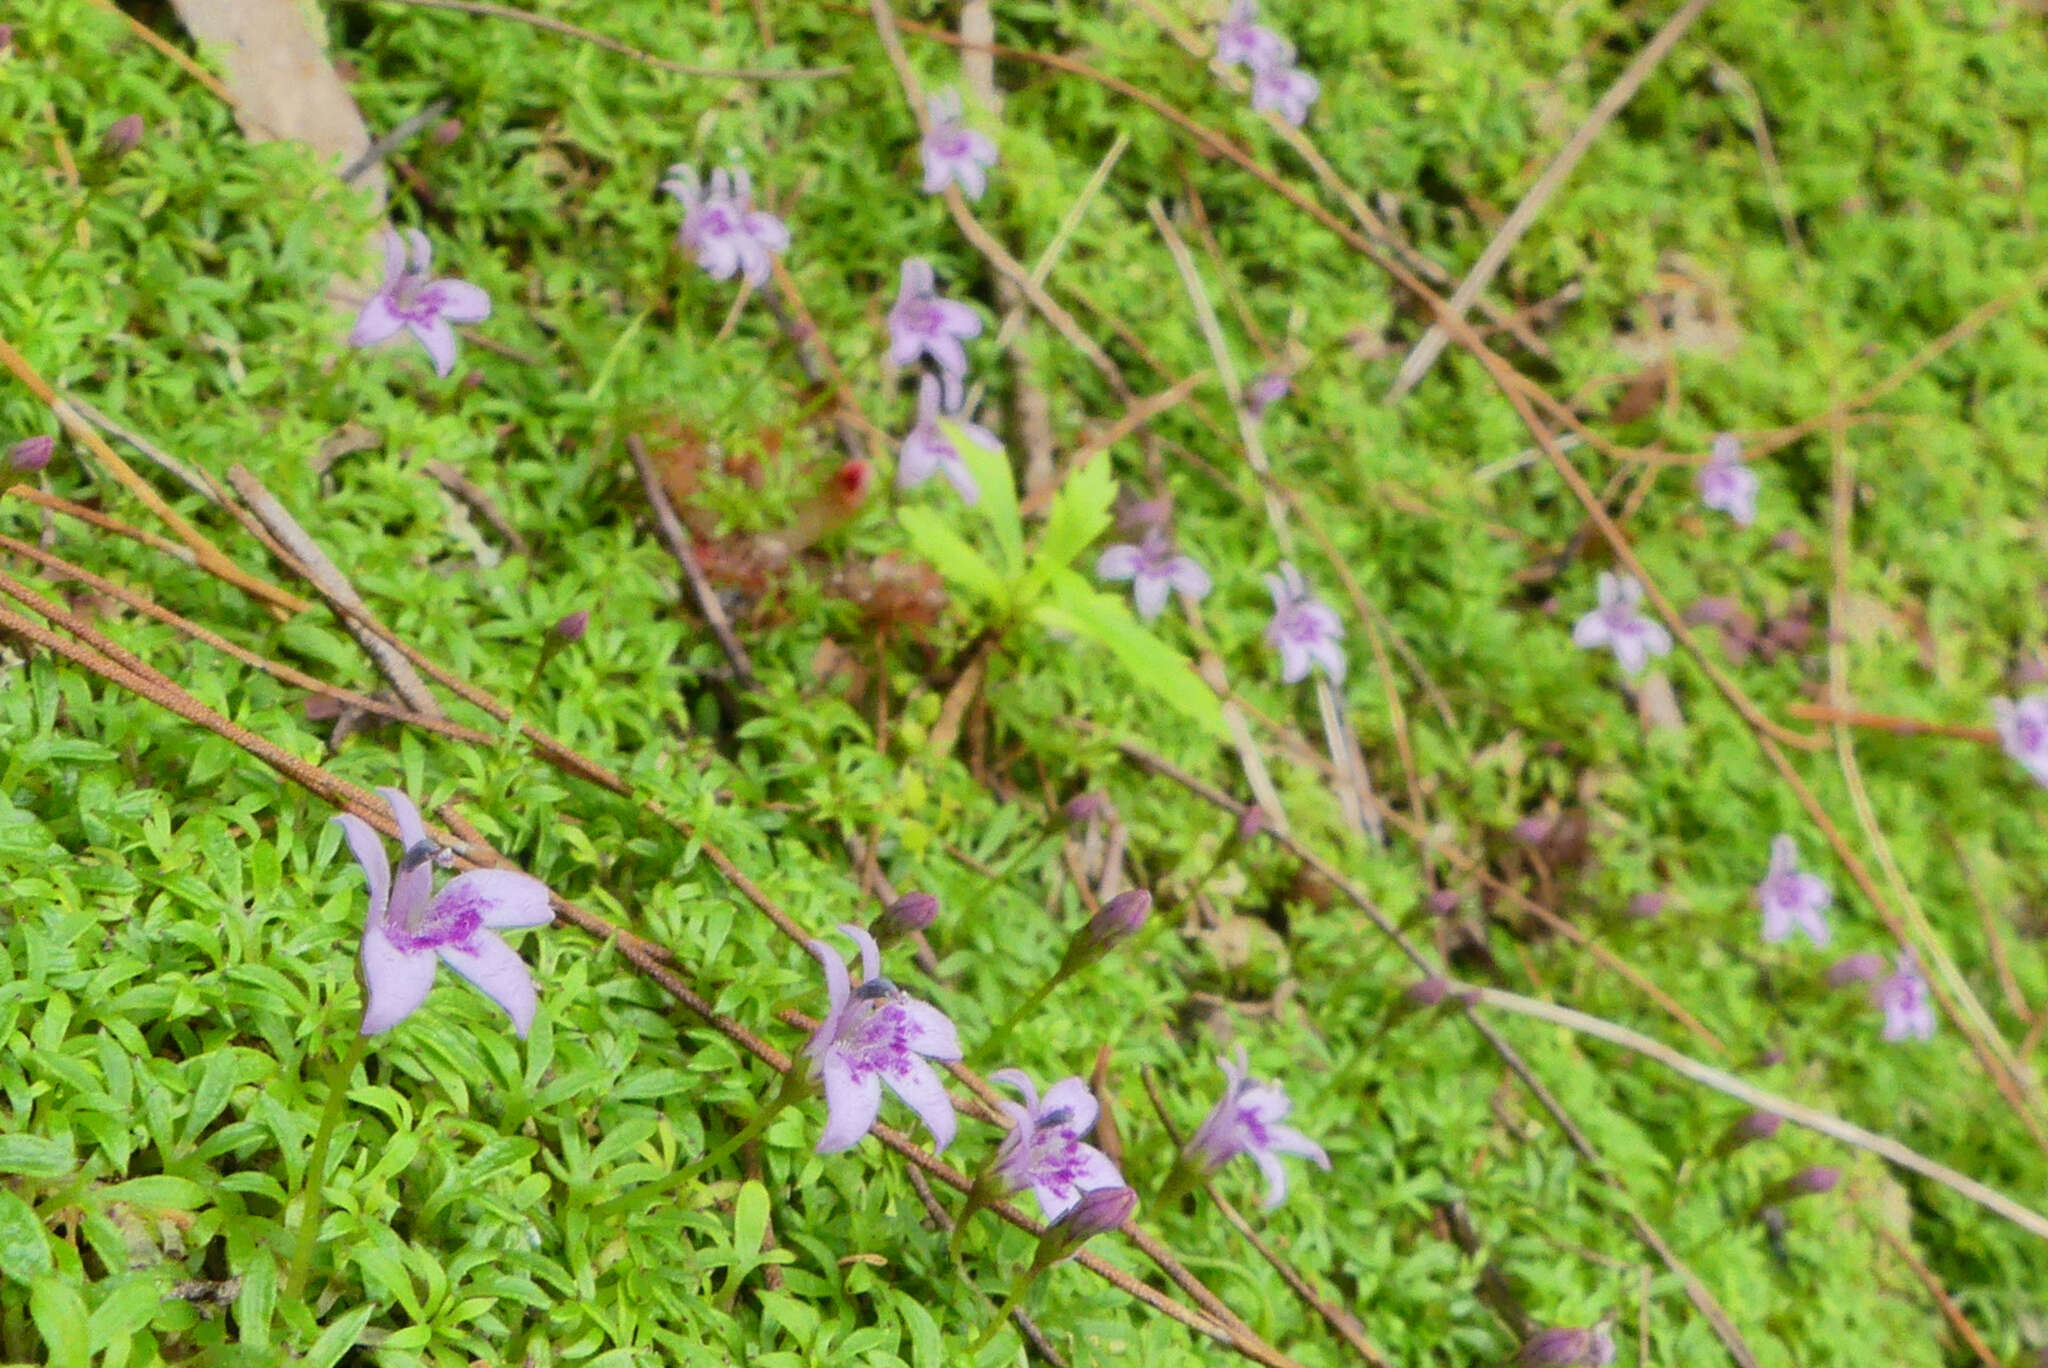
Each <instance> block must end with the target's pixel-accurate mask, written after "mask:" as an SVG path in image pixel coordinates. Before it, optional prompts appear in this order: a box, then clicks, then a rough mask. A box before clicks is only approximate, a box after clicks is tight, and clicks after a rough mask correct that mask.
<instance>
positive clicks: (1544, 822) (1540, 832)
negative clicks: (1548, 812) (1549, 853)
mask: <svg viewBox="0 0 2048 1368" xmlns="http://www.w3.org/2000/svg"><path fill="white" fill-rule="evenodd" d="M1556 825H1557V823H1556V822H1554V821H1552V820H1551V819H1550V818H1548V817H1524V818H1523V819H1522V820H1521V821H1519V822H1517V823H1515V830H1514V837H1515V839H1516V840H1518V841H1520V842H1521V843H1522V844H1523V845H1541V844H1543V840H1544V838H1545V837H1547V836H1549V835H1550V831H1551V828H1552V827H1554V826H1556Z"/></svg>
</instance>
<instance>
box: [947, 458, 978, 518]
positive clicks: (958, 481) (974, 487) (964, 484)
mask: <svg viewBox="0 0 2048 1368" xmlns="http://www.w3.org/2000/svg"><path fill="white" fill-rule="evenodd" d="M939 474H941V475H943V476H945V477H946V483H947V484H949V485H951V486H953V488H954V490H955V491H957V492H958V493H959V495H960V502H961V503H964V504H966V505H967V506H968V507H969V508H972V507H974V505H976V504H978V503H980V502H981V486H980V485H978V484H976V483H975V482H974V473H973V472H972V471H970V470H969V469H968V468H967V467H966V466H965V465H964V464H963V463H961V462H960V461H958V460H953V461H941V462H940V463H939Z"/></svg>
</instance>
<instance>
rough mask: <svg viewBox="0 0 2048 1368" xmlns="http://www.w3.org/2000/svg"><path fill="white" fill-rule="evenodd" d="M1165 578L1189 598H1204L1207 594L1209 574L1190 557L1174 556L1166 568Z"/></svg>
mask: <svg viewBox="0 0 2048 1368" xmlns="http://www.w3.org/2000/svg"><path fill="white" fill-rule="evenodd" d="M1166 575H1167V578H1168V579H1170V580H1171V581H1173V587H1174V588H1176V589H1178V590H1180V591H1181V592H1182V593H1183V594H1186V595H1187V596H1188V597H1189V598H1206V597H1208V594H1209V589H1210V582H1209V572H1208V571H1207V570H1204V569H1203V568H1202V567H1201V566H1199V565H1197V564H1196V563H1195V561H1194V559H1193V558H1192V557H1190V556H1175V557H1174V558H1173V560H1172V561H1170V562H1169V563H1168V564H1167V567H1166Z"/></svg>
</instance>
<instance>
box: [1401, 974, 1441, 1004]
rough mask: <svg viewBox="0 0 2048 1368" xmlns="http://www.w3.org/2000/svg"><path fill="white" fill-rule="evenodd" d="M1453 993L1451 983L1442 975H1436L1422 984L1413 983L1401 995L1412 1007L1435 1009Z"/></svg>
mask: <svg viewBox="0 0 2048 1368" xmlns="http://www.w3.org/2000/svg"><path fill="white" fill-rule="evenodd" d="M1450 991H1451V981H1450V980H1449V979H1447V978H1445V977H1443V976H1442V975H1441V974H1435V975H1432V976H1430V977H1429V978H1426V979H1424V980H1422V982H1420V983H1411V984H1409V985H1408V990H1407V991H1406V992H1404V993H1402V994H1401V996H1402V997H1403V998H1405V999H1406V1000H1407V1001H1408V1003H1409V1004H1410V1005H1411V1006H1415V1007H1434V1006H1436V1005H1437V1004H1438V1003H1439V1002H1442V1001H1443V1000H1444V998H1445V997H1446V996H1447V995H1448V994H1449V993H1450Z"/></svg>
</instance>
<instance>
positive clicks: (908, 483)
mask: <svg viewBox="0 0 2048 1368" xmlns="http://www.w3.org/2000/svg"><path fill="white" fill-rule="evenodd" d="M951 454H952V452H951V450H950V448H948V447H947V446H946V444H945V439H944V438H942V437H939V436H938V434H937V429H935V428H929V427H924V426H918V427H915V428H912V429H911V431H910V435H909V436H908V437H905V438H904V439H903V447H902V449H901V450H899V451H898V452H897V453H896V487H897V488H898V489H915V488H916V487H917V486H918V485H921V484H923V483H924V482H925V481H926V480H929V479H930V478H931V477H932V476H934V475H936V474H937V473H938V472H939V469H940V467H941V466H943V465H944V464H945V463H946V457H947V456H949V455H951Z"/></svg>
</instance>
